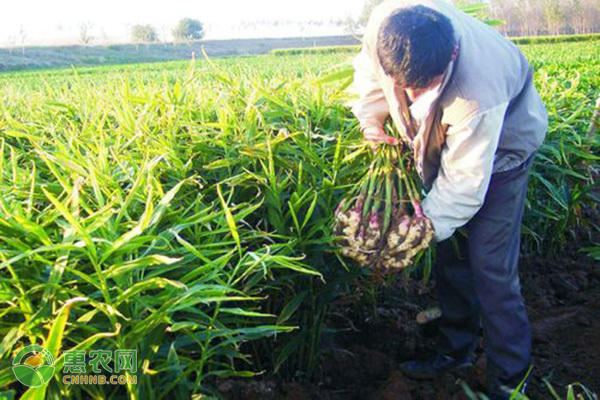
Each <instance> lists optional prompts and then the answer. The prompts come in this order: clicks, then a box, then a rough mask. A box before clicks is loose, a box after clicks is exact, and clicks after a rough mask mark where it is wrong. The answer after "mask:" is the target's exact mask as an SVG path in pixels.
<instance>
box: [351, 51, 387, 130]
mask: <svg viewBox="0 0 600 400" xmlns="http://www.w3.org/2000/svg"><path fill="white" fill-rule="evenodd" d="M373 63H374V61H373V60H372V59H371V57H370V55H369V51H368V49H367V46H366V45H365V44H363V46H362V50H361V51H360V53H359V54H358V55H357V56H356V57H355V58H354V60H353V65H354V82H353V85H352V92H354V94H357V95H358V99H357V100H356V101H355V102H353V103H352V104H351V105H352V112H353V113H354V115H355V116H356V118H357V119H358V121H359V122H360V127H361V129H362V130H364V129H366V128H370V127H383V124H384V123H385V120H386V118H387V117H388V115H389V107H388V103H387V100H386V99H385V95H384V93H383V90H382V88H381V84H380V83H379V80H378V79H377V75H376V73H375V70H374V64H373Z"/></svg>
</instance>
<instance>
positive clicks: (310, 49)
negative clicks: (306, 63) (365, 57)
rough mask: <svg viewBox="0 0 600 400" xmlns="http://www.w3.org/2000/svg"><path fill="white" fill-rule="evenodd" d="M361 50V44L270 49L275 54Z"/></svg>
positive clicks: (356, 51) (351, 51) (355, 51)
mask: <svg viewBox="0 0 600 400" xmlns="http://www.w3.org/2000/svg"><path fill="white" fill-rule="evenodd" d="M359 50H360V46H359V45H345V46H320V47H293V48H289V49H274V50H271V51H270V54H272V55H274V56H291V55H296V54H333V53H358V51H359Z"/></svg>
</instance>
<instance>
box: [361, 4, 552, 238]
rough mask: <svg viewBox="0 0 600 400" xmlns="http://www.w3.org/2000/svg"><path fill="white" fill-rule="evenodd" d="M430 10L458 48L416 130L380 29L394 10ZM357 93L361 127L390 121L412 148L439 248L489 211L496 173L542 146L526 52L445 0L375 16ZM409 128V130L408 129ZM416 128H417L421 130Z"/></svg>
mask: <svg viewBox="0 0 600 400" xmlns="http://www.w3.org/2000/svg"><path fill="white" fill-rule="evenodd" d="M418 4H420V5H424V6H426V7H430V8H433V9H435V10H437V11H438V12H440V13H442V14H444V15H445V16H446V17H448V18H449V19H450V21H451V23H452V25H453V27H454V31H455V39H456V41H457V43H458V46H459V47H458V57H457V58H456V60H455V61H454V62H452V63H451V65H450V66H449V68H448V70H447V72H446V75H445V78H444V81H443V83H442V89H441V94H440V96H439V98H438V99H437V101H436V102H434V104H433V106H432V108H431V112H430V113H429V114H428V116H427V117H426V118H425V119H424V120H423V121H422V122H421V123H420V124H419V123H417V124H410V123H409V122H406V124H405V122H404V121H411V116H410V110H409V107H408V106H407V101H406V96H405V94H404V92H403V91H402V93H396V92H395V90H394V85H393V82H392V79H391V78H390V77H388V76H386V75H385V73H384V72H383V69H382V68H381V65H380V64H379V61H378V58H377V54H376V41H377V33H378V30H379V26H380V24H381V23H382V22H383V20H384V19H385V18H386V17H387V16H388V15H390V14H391V13H392V12H393V11H394V10H396V9H398V8H401V7H407V6H411V5H418ZM354 68H355V75H354V84H353V87H352V91H353V92H354V93H356V94H358V100H356V102H354V103H353V105H352V111H353V113H354V114H355V115H356V117H357V118H358V120H359V122H360V125H361V127H362V128H363V129H364V128H367V127H373V126H378V127H381V126H383V124H384V123H385V121H386V119H387V118H388V117H391V118H392V120H393V122H394V125H395V127H396V128H397V129H398V131H399V133H400V134H401V136H402V138H403V139H404V141H405V142H407V143H409V144H410V146H411V147H412V149H413V152H414V157H415V161H416V165H417V169H418V171H419V174H420V175H421V177H422V179H423V181H424V184H425V187H426V188H427V189H428V190H429V191H428V194H427V197H426V198H425V199H424V201H423V210H424V212H425V214H426V215H427V217H429V218H430V219H431V220H432V223H433V226H434V228H435V232H436V239H437V240H438V241H440V240H444V239H446V238H448V237H450V236H451V235H452V234H453V232H454V231H455V229H456V228H458V227H460V226H463V225H464V224H466V223H467V222H468V221H469V220H470V219H471V218H472V217H473V216H474V215H475V213H477V211H478V210H479V209H480V208H481V206H482V205H483V201H484V199H485V193H486V191H487V188H488V185H489V181H490V177H491V174H492V173H495V172H501V171H506V170H509V169H512V168H515V167H517V166H519V165H520V164H521V163H522V162H523V161H525V160H526V159H527V158H528V157H529V156H530V155H531V154H532V153H533V152H535V151H536V149H537V148H538V147H539V146H540V145H541V143H542V141H543V139H544V137H545V134H546V128H547V113H546V109H545V108H544V105H543V103H542V100H541V98H540V96H539V94H538V92H537V91H536V89H535V87H534V86H533V80H532V70H531V68H530V66H529V64H528V62H527V60H526V59H525V57H524V56H523V55H522V54H521V52H520V50H519V49H518V48H517V47H516V46H515V45H514V44H513V43H511V42H510V41H508V40H506V39H505V38H503V37H502V36H501V35H500V34H499V33H498V32H497V31H496V30H495V29H493V28H491V27H489V26H487V25H485V24H484V23H482V22H481V21H479V20H477V19H475V18H473V17H471V16H469V15H467V14H465V13H463V12H461V11H460V10H458V9H457V8H455V7H454V6H452V5H451V4H449V3H447V2H445V1H442V0H388V1H385V2H384V3H382V4H381V5H379V6H378V7H376V8H375V10H374V11H373V13H372V15H371V18H370V20H369V23H368V25H367V28H366V31H365V34H364V37H363V46H362V50H361V52H360V53H359V55H358V56H357V57H356V58H355V59H354ZM407 125H408V128H407ZM415 126H416V128H415Z"/></svg>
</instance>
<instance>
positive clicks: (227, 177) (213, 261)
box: [0, 41, 600, 399]
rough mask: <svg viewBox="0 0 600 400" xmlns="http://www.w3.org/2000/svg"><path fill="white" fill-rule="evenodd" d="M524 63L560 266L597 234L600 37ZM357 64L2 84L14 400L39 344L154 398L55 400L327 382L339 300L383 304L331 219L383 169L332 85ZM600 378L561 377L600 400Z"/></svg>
mask: <svg viewBox="0 0 600 400" xmlns="http://www.w3.org/2000/svg"><path fill="white" fill-rule="evenodd" d="M522 48H523V50H524V52H525V53H526V55H527V56H528V58H529V59H530V60H531V63H532V65H533V66H534V67H535V69H536V77H535V80H536V85H537V87H538V88H539V90H540V93H541V95H542V97H543V99H544V102H545V104H546V105H547V107H548V110H549V113H550V128H549V132H548V138H547V140H546V142H545V144H544V146H543V147H542V148H541V149H540V152H539V153H538V156H537V159H536V162H535V167H534V172H533V175H532V178H531V184H530V190H529V193H528V198H527V204H526V217H525V228H524V242H523V253H524V254H525V255H533V256H534V257H535V258H536V259H538V260H539V259H545V258H548V259H549V260H550V259H552V260H555V259H557V258H558V257H560V256H561V255H562V256H564V254H565V252H567V251H568V250H570V251H574V252H575V253H577V252H580V250H582V248H583V247H591V246H592V245H593V241H595V240H597V237H598V233H597V230H598V226H595V225H593V221H594V220H593V219H592V218H591V217H590V215H592V213H594V212H597V207H598V204H597V203H598V200H599V199H598V193H597V191H596V192H595V190H597V181H596V180H597V179H598V177H597V175H595V174H597V165H598V160H600V156H599V151H600V142H599V141H598V138H597V137H594V138H586V131H587V127H588V125H589V121H590V118H591V115H592V108H593V102H594V100H595V98H596V97H597V95H598V86H599V81H598V79H599V78H598V77H599V76H600V42H597V41H588V42H582V43H563V44H541V45H526V46H522ZM349 58H350V55H349V54H342V53H334V54H299V55H284V56H277V57H275V56H272V55H262V56H256V57H244V58H226V59H218V60H214V61H210V62H209V61H206V60H197V61H195V62H193V63H192V62H169V63H157V64H143V65H123V66H115V67H93V68H81V69H80V68H78V69H76V70H71V69H64V70H48V71H30V72H22V73H7V74H2V75H0V85H1V86H2V97H1V98H0V287H1V288H2V296H1V297H0V316H1V321H2V322H1V324H0V337H2V338H3V339H2V342H0V359H1V360H2V361H0V387H2V388H8V389H11V390H14V391H15V392H18V393H20V392H22V391H23V387H22V386H20V385H19V384H18V383H16V382H15V379H14V375H12V372H11V367H10V365H9V360H10V359H12V356H13V355H14V351H15V349H17V348H18V347H19V346H22V345H24V344H26V343H29V341H30V340H32V341H38V343H40V342H44V343H45V344H47V345H49V346H52V348H51V350H52V351H53V352H54V353H55V355H56V356H58V355H59V354H61V352H62V351H64V350H68V349H73V348H78V349H99V348H102V349H109V350H114V349H116V348H122V349H136V350H137V351H138V360H140V368H139V374H138V385H130V386H126V387H118V388H110V389H108V388H105V387H85V386H74V385H73V386H69V387H66V386H65V385H63V384H62V383H60V381H58V380H57V379H55V380H54V381H52V382H51V383H50V385H48V386H47V387H45V389H42V390H47V394H48V395H49V396H53V397H57V398H58V397H64V396H74V397H77V396H80V397H90V396H91V397H97V398H106V397H111V398H115V396H116V397H119V398H130V399H158V398H182V399H183V398H190V397H191V395H192V394H198V393H207V392H212V393H215V392H216V387H217V386H218V382H219V381H220V380H222V379H224V378H227V377H231V376H242V377H251V376H253V375H254V374H256V373H259V372H260V371H266V372H267V374H269V375H271V374H277V376H279V377H283V378H285V379H296V378H299V379H300V378H301V379H308V380H310V379H316V378H318V375H319V372H320V371H322V364H321V363H322V359H321V348H322V342H323V335H331V332H332V330H331V329H329V328H328V326H329V325H327V324H326V322H327V321H329V320H330V318H332V314H331V310H332V308H333V307H334V305H335V304H336V302H340V301H346V302H347V301H349V300H348V299H353V301H359V302H360V301H363V302H364V301H365V300H364V299H365V298H367V300H368V301H373V299H376V298H378V292H379V290H380V285H378V284H376V285H374V284H373V282H372V281H371V280H370V278H369V276H368V275H369V274H368V273H367V272H366V271H363V270H358V269H357V268H355V267H354V266H352V265H346V266H345V265H344V264H343V260H342V259H340V258H338V257H337V256H336V254H335V252H334V249H333V248H331V246H330V244H331V242H332V237H331V223H332V217H333V210H334V209H335V207H336V205H337V203H338V201H339V199H341V198H342V197H343V196H344V191H345V189H346V188H347V187H348V185H350V184H352V183H353V182H355V181H356V179H357V177H359V176H362V175H364V174H365V172H366V171H365V169H366V167H367V165H368V160H369V157H370V156H371V155H370V152H369V150H368V149H365V148H364V146H363V145H362V140H361V137H360V132H359V131H358V126H357V122H356V120H355V118H354V117H353V116H352V115H351V113H350V111H349V109H348V108H347V107H346V106H344V102H345V101H346V100H347V96H346V95H345V94H344V93H343V91H342V90H341V88H340V85H341V83H342V82H343V80H334V79H333V78H332V77H335V76H336V75H335V74H333V75H330V74H329V72H331V71H332V68H333V71H336V70H339V69H340V68H341V67H340V65H345V66H347V65H348V61H349ZM327 76H329V78H327ZM342 76H343V74H342ZM594 168H596V171H594ZM593 215H595V214H593ZM596 245H597V244H596ZM580 254H581V255H582V257H587V256H585V255H584V254H583V253H580ZM586 260H588V261H585V262H584V264H585V263H586V262H588V263H591V262H592V259H591V258H586ZM416 271H417V273H415V274H414V278H415V279H419V278H420V275H419V274H418V272H419V271H420V270H419V269H417V270H416ZM585 276H586V279H587V280H588V286H587V287H588V288H590V287H592V288H593V287H594V286H593V285H595V284H596V283H595V282H597V280H594V279H595V278H594V275H593V274H592V273H590V274H589V275H585ZM324 282H326V284H325V283H324ZM359 284H360V286H359V289H357V285H359ZM569 284H571V283H570V281H569ZM567 287H568V286H567ZM361 296H362V297H361ZM73 298H79V300H78V301H77V302H76V303H73V304H69V306H68V307H65V306H63V305H64V303H65V302H66V301H67V300H69V299H73ZM368 301H367V305H368V306H369V307H370V306H372V307H371V308H373V309H375V308H376V304H371V303H368ZM581 301H582V302H583V301H585V299H583V300H581ZM345 304H348V303H345ZM578 304H581V303H578ZM353 306H356V307H359V306H360V305H355V304H353ZM557 307H558V305H557ZM596 311H597V310H596ZM57 315H61V316H62V318H57ZM338 317H339V316H338ZM344 318H345V319H344V321H345V320H346V319H349V318H353V316H352V315H351V314H349V315H348V316H346V317H344ZM596 320H597V319H593V318H592V319H591V321H592V322H590V324H589V325H588V328H586V327H585V326H579V327H578V328H577V329H578V332H577V333H578V334H582V335H583V334H584V333H586V332H587V330H593V328H594V327H595V325H593V324H595V323H596V322H595V321H596ZM564 322H565V320H564V319H562V320H560V321H559V323H564ZM63 329H64V331H63ZM586 329H587V330H586ZM541 346H544V344H542V345H541ZM559 347H560V344H559ZM578 351H581V352H583V351H585V352H587V353H590V354H592V355H593V354H594V353H593V351H594V347H593V345H591V346H590V348H589V349H587V350H586V349H583V350H582V349H575V350H571V349H570V352H571V353H572V354H575V355H577V354H580V353H577V352H578ZM553 354H554V353H553ZM581 354H584V355H585V353H581ZM548 360H549V361H548V362H556V360H554V361H553V360H552V358H551V357H549V359H548ZM63 361H64V360H63V359H61V358H59V357H57V369H61V367H62V362H63ZM558 362H560V360H558ZM576 362H577V360H576V361H575V363H576ZM142 363H143V365H142ZM553 365H554V364H553ZM595 365H596V364H589V365H587V364H586V365H584V366H583V367H584V368H576V367H578V364H572V365H570V367H569V368H568V369H566V371H562V372H560V373H559V374H556V375H555V376H554V378H553V379H559V384H563V383H564V380H566V382H567V383H568V382H571V381H575V380H582V381H583V383H584V384H586V385H588V386H590V388H592V389H594V390H596V391H598V390H600V387H598V382H597V380H596V379H595V378H594V377H597V374H598V371H597V370H595V369H594V368H595ZM541 368H544V367H543V366H542V367H541Z"/></svg>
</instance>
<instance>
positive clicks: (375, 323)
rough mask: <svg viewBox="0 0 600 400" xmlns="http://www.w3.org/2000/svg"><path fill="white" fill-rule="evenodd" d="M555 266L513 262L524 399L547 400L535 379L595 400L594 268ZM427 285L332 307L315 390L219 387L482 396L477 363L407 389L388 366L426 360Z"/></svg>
mask: <svg viewBox="0 0 600 400" xmlns="http://www.w3.org/2000/svg"><path fill="white" fill-rule="evenodd" d="M567 253H568V255H567V256H565V257H564V258H552V259H542V258H540V257H531V258H522V259H521V266H520V270H521V284H522V288H523V294H524V296H525V300H526V304H527V307H528V310H529V317H530V320H531V323H532V329H533V354H534V365H535V369H534V375H533V378H532V381H531V384H530V386H529V389H528V391H527V395H528V396H529V397H530V398H531V399H551V398H552V396H551V395H550V393H549V391H548V389H547V387H546V385H545V384H544V382H543V379H544V378H545V379H546V380H548V381H549V382H550V383H551V384H552V386H553V387H554V389H555V390H556V391H557V392H558V394H559V395H560V396H561V398H566V396H565V394H566V386H567V385H568V384H570V383H574V382H580V383H583V384H584V385H585V386H586V387H587V388H588V389H589V390H591V391H594V392H596V393H600V265H599V263H597V262H595V261H594V260H592V259H591V258H589V257H587V256H586V255H585V254H582V253H580V252H577V251H575V249H573V250H572V251H567ZM431 286H432V284H429V285H428V287H422V286H421V285H420V283H419V282H415V281H408V282H406V281H402V280H398V281H397V282H396V284H394V285H393V287H390V288H387V289H386V290H385V296H384V298H383V299H381V300H380V301H378V302H377V304H375V305H371V307H368V306H365V305H364V302H363V308H362V309H361V308H358V309H357V305H356V304H355V303H353V302H344V301H340V302H339V304H337V305H334V308H335V309H336V310H335V312H333V313H330V314H331V315H332V317H331V319H330V321H329V322H328V325H329V327H335V328H343V329H345V330H346V332H344V333H341V334H340V333H338V334H336V336H335V337H332V338H324V346H325V348H324V349H323V358H322V363H321V365H320V369H319V374H318V375H319V376H318V379H317V380H316V382H281V381H278V380H276V379H264V380H252V381H248V380H227V381H223V382H221V383H220V385H219V387H218V388H219V391H220V392H221V394H222V395H223V396H224V398H226V399H234V400H237V399H244V400H254V399H289V400H305V399H326V400H341V399H352V400H353V399H367V400H372V399H373V400H374V399H407V400H419V399H467V398H468V397H467V395H466V394H465V391H464V389H463V386H461V382H465V383H466V384H467V385H468V386H469V387H470V388H471V389H472V390H473V391H475V392H484V387H485V386H484V385H485V365H486V360H485V354H483V351H482V347H481V346H480V347H479V349H478V351H477V359H476V364H475V365H474V366H473V367H471V368H469V369H466V370H462V371H460V372H452V373H447V374H445V375H442V376H440V377H439V378H437V379H435V380H422V381H415V380H411V379H408V378H407V377H405V376H404V375H403V374H402V373H401V372H400V371H399V370H398V369H397V365H398V364H399V363H400V362H402V361H405V360H407V359H412V358H423V357H426V356H427V355H428V354H431V353H432V352H433V349H434V345H435V339H436V332H437V330H436V327H435V324H436V322H435V321H433V322H429V323H427V324H425V325H420V324H418V323H417V322H416V316H417V314H418V312H419V311H422V310H424V309H427V308H430V307H433V306H435V305H436V300H435V294H434V291H432V290H431Z"/></svg>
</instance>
